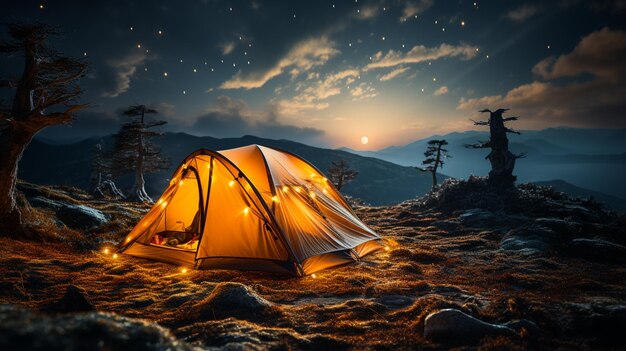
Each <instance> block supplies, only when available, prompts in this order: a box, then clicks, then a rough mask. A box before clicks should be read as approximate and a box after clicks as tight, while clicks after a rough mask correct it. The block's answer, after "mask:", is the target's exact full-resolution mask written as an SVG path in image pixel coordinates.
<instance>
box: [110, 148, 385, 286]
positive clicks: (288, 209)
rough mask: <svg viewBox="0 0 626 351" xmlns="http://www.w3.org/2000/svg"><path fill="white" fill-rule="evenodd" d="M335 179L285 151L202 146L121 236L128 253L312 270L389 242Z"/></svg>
mask: <svg viewBox="0 0 626 351" xmlns="http://www.w3.org/2000/svg"><path fill="white" fill-rule="evenodd" d="M377 240H380V237H379V236H378V234H376V233H375V232H374V231H373V230H371V229H370V228H368V227H367V225H365V224H364V223H363V222H362V221H361V220H360V219H359V218H358V217H357V215H356V214H355V213H354V211H353V210H352V208H351V207H350V205H349V204H348V203H347V202H346V201H345V199H344V198H343V197H342V196H341V194H340V193H339V192H338V191H337V190H336V189H335V188H334V186H333V185H332V184H331V183H330V182H329V181H328V179H327V178H326V177H325V176H324V174H322V173H321V172H320V171H319V170H318V169H316V168H315V167H314V166H313V165H311V164H310V163H308V162H306V161H305V160H303V159H302V158H300V157H298V156H296V155H294V154H291V153H289V152H286V151H282V150H277V149H273V148H269V147H266V146H260V145H249V146H244V147H240V148H235V149H229V150H223V151H218V152H215V151H210V150H206V149H201V150H198V151H196V152H194V153H192V154H191V155H189V156H188V157H186V158H185V160H183V162H182V163H181V165H180V166H179V167H178V168H177V169H176V171H175V172H174V174H173V176H172V178H171V181H170V185H169V186H168V188H167V189H166V190H165V191H164V193H163V195H162V196H161V197H160V198H159V200H158V201H157V202H156V203H155V204H154V206H153V207H152V209H150V211H149V212H148V213H147V214H146V215H145V216H144V218H143V219H141V220H140V221H139V223H138V224H137V225H136V226H135V228H133V230H132V231H131V232H130V233H129V234H128V236H127V237H126V238H125V239H124V240H123V241H122V243H121V251H123V252H124V253H127V254H129V255H133V256H137V257H142V258H149V259H155V260H161V261H164V262H169V263H172V264H178V265H183V266H189V267H195V268H199V269H214V268H222V269H245V270H264V271H272V272H281V273H288V274H294V275H306V274H311V273H314V272H317V271H319V270H322V269H326V268H330V267H334V266H337V265H342V264H346V263H350V262H354V261H357V260H359V259H361V258H362V257H363V256H366V255H368V254H370V253H372V252H374V251H376V250H378V249H380V248H381V245H380V244H379V243H378V242H377Z"/></svg>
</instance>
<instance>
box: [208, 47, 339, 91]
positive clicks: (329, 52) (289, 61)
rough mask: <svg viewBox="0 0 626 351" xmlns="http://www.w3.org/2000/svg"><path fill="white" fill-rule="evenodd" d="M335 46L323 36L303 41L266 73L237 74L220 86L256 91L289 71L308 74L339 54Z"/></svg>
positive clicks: (294, 73)
mask: <svg viewBox="0 0 626 351" xmlns="http://www.w3.org/2000/svg"><path fill="white" fill-rule="evenodd" d="M339 52H340V51H339V50H337V49H336V48H335V44H334V43H333V42H332V41H330V40H329V39H328V37H326V36H323V37H319V38H311V39H306V40H303V41H301V42H299V43H297V44H296V45H294V47H292V48H291V50H289V52H287V54H286V55H285V56H284V57H283V58H281V59H280V60H279V61H278V62H277V63H276V64H275V65H273V66H272V67H270V68H269V69H267V70H264V71H258V72H251V73H249V74H243V73H242V71H239V72H237V74H235V76H233V77H232V78H231V79H229V80H227V81H225V82H223V83H222V85H221V86H220V88H221V89H254V88H260V87H262V86H263V85H265V83H267V82H268V81H270V80H271V79H273V78H275V77H277V76H279V75H281V74H283V73H284V72H287V71H289V74H290V75H291V76H292V77H296V76H298V75H299V74H300V73H303V72H306V71H308V70H310V69H311V68H313V67H316V66H320V65H323V64H325V63H326V62H328V60H330V59H331V58H332V57H334V56H335V55H337V54H339Z"/></svg>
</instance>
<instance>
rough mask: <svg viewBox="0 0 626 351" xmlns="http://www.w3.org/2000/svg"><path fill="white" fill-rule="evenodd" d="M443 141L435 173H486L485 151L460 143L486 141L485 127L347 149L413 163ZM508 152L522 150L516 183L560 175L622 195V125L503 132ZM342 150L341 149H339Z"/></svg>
mask: <svg viewBox="0 0 626 351" xmlns="http://www.w3.org/2000/svg"><path fill="white" fill-rule="evenodd" d="M440 138H441V139H446V140H447V141H448V142H449V145H448V147H447V149H448V150H449V151H450V152H449V153H450V155H452V158H450V159H448V160H447V162H446V164H445V165H444V167H443V168H442V169H441V172H443V173H445V174H447V175H449V176H451V177H455V178H467V177H468V176H470V175H472V174H473V175H486V174H487V173H488V172H489V167H490V166H489V162H488V161H487V160H485V156H486V155H487V154H488V153H489V151H488V150H471V149H467V148H465V144H472V143H476V142H477V141H483V140H487V139H488V138H489V134H488V132H487V131H466V132H460V133H459V132H454V133H449V134H445V135H434V136H432V137H428V138H424V139H419V140H416V141H414V142H412V143H409V144H406V145H401V146H392V147H387V148H384V149H381V150H377V151H355V150H350V152H353V153H356V154H359V155H362V156H368V157H376V158H380V159H383V160H386V161H390V162H394V163H397V164H400V165H403V166H412V165H418V164H419V163H420V162H421V161H422V159H423V152H424V150H426V146H427V145H426V144H427V142H428V141H429V140H432V139H440ZM509 140H510V147H511V151H513V152H514V153H525V154H526V157H525V158H523V159H520V160H518V161H517V165H516V167H515V174H516V175H517V176H518V181H520V182H539V181H547V180H550V179H562V180H564V181H566V182H568V183H570V184H574V185H576V186H578V187H581V188H586V189H591V190H594V191H598V192H602V193H606V194H612V195H614V196H617V197H620V198H622V199H626V187H625V186H623V175H624V174H626V129H617V130H614V129H577V128H550V129H544V130H539V131H522V134H521V135H515V134H509ZM343 150H347V149H343Z"/></svg>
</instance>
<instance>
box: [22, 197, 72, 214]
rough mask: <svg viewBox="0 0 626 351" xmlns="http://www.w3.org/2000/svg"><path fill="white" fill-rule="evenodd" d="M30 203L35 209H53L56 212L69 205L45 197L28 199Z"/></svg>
mask: <svg viewBox="0 0 626 351" xmlns="http://www.w3.org/2000/svg"><path fill="white" fill-rule="evenodd" d="M28 202H29V203H30V205H31V206H33V207H39V208H50V209H53V210H55V211H56V210H58V209H60V208H61V207H63V205H67V204H66V203H64V202H60V201H54V200H51V199H48V198H46V197H43V196H35V197H31V198H29V199H28Z"/></svg>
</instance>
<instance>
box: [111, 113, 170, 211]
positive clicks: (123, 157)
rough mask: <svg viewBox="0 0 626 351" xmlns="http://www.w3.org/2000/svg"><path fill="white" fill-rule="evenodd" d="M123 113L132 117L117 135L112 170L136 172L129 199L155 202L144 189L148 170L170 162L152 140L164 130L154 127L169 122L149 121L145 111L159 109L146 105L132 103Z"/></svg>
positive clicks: (157, 169) (151, 170) (117, 172)
mask: <svg viewBox="0 0 626 351" xmlns="http://www.w3.org/2000/svg"><path fill="white" fill-rule="evenodd" d="M123 113H124V115H125V116H127V117H130V118H131V119H132V120H131V121H130V122H126V123H124V124H122V126H121V128H120V130H119V132H118V133H117V134H116V135H115V149H114V151H113V154H112V160H113V162H112V172H113V175H114V176H119V175H122V174H125V173H128V172H129V171H130V172H134V173H135V182H134V184H133V187H132V188H131V190H130V193H129V194H128V197H127V199H129V200H134V201H140V202H152V199H151V198H150V197H149V196H148V194H147V193H146V189H145V184H146V182H145V180H144V177H143V176H144V174H145V173H153V172H157V171H159V170H162V169H166V168H167V167H168V166H169V160H167V159H166V158H165V157H164V156H163V155H162V153H161V149H160V148H159V147H158V146H157V145H155V144H154V143H152V142H151V141H150V139H151V138H153V137H155V136H160V135H163V133H162V132H159V131H156V130H152V129H151V128H154V127H158V126H162V125H164V124H166V123H167V122H165V121H149V122H146V120H145V115H146V114H156V113H157V111H156V110H153V109H150V108H147V107H146V106H145V105H134V106H129V107H128V109H126V110H125V111H124V112H123Z"/></svg>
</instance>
